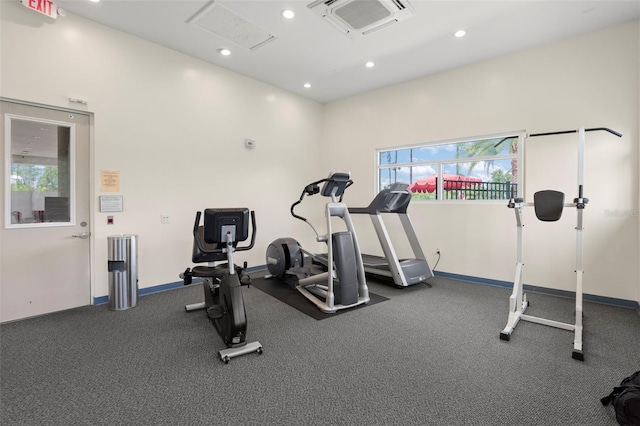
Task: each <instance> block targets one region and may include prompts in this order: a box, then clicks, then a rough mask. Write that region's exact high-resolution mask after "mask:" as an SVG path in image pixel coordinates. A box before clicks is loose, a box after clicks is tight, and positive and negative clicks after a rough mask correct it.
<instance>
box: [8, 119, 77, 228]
mask: <svg viewBox="0 0 640 426" xmlns="http://www.w3.org/2000/svg"><path fill="white" fill-rule="evenodd" d="M70 141H71V132H70V128H69V127H66V126H58V125H56V124H52V123H47V122H39V121H31V120H21V119H18V118H12V119H11V140H10V147H11V148H10V150H11V164H10V167H9V171H10V175H9V182H10V185H11V197H10V212H11V224H12V225H17V224H38V223H45V222H46V223H51V222H64V223H68V222H70V220H71V218H70V212H71V210H70V192H71V162H70Z"/></svg>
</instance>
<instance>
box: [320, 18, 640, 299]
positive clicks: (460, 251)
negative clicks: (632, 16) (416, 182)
mask: <svg viewBox="0 0 640 426" xmlns="http://www.w3.org/2000/svg"><path fill="white" fill-rule="evenodd" d="M638 40H639V33H638V22H631V23H628V24H624V25H621V26H617V27H613V28H610V29H606V30H604V31H599V32H596V33H592V34H588V35H584V36H581V37H576V38H573V39H570V40H565V41H561V42H557V43H554V44H550V45H547V46H544V47H539V48H534V49H529V50H526V51H521V52H519V53H516V54H512V55H509V56H504V57H501V58H497V59H493V60H489V61H485V62H482V63H478V64H474V65H470V66H466V67H463V68H459V69H455V70H452V71H448V72H444V73H441V74H438V75H434V76H429V77H424V78H421V79H417V80H414V81H411V82H408V83H405V84H400V85H396V86H392V87H388V88H385V89H381V90H378V91H374V92H369V93H366V94H362V95H359V96H354V97H351V98H349V99H345V100H342V101H338V102H333V103H331V104H328V105H326V106H325V117H324V120H325V121H324V125H323V131H324V133H323V139H322V146H323V153H325V156H326V161H327V164H329V166H330V168H348V169H350V170H351V171H352V173H353V176H354V180H355V181H356V185H355V186H354V187H353V188H354V189H352V190H351V191H350V192H349V193H348V197H347V198H346V201H347V202H348V203H349V204H350V205H366V204H368V202H369V201H370V200H371V198H372V197H373V195H374V193H375V188H374V182H375V171H376V170H375V161H376V159H375V150H376V149H377V148H390V147H395V146H403V145H410V144H417V143H429V142H438V141H442V140H447V139H455V138H462V137H468V136H480V135H486V134H491V133H498V132H505V131H512V130H521V129H524V130H527V131H528V132H529V133H535V132H545V131H556V130H566V129H577V128H579V127H582V126H584V127H601V126H604V127H610V128H612V129H615V130H617V131H619V132H621V133H623V134H624V137H623V138H621V139H618V138H615V137H613V136H611V135H608V134H603V133H588V134H587V146H586V153H585V155H586V160H585V191H586V192H585V196H586V197H588V198H590V203H589V204H588V206H587V209H586V211H585V228H586V229H585V251H584V254H585V266H584V269H585V275H584V291H585V292H586V293H590V294H595V295H601V296H608V297H614V298H622V299H626V300H634V301H638V300H640V288H639V270H638V256H639V249H638V205H639V200H638V190H639V188H638V96H639V83H638V81H639V80H638V75H639V69H638V62H639V55H638V52H639V50H640V49H639V47H640V46H639V41H638ZM425 60H429V58H425ZM576 146H577V136H576V135H573V136H567V137H564V136H562V137H560V136H557V137H549V138H546V139H542V138H535V139H529V140H528V146H527V161H526V185H527V197H528V199H529V200H530V201H532V195H531V194H533V192H535V191H536V190H539V189H557V190H561V191H563V192H565V194H566V196H567V198H569V200H568V201H571V200H572V199H573V198H574V197H575V196H577V189H576V188H577V187H576V182H577V180H576V169H577V150H576ZM338 152H339V153H340V154H339V155H336V153H338ZM354 158H362V159H363V160H362V161H360V162H357V163H355V162H354V161H353V159H354ZM356 188H357V190H356ZM410 214H411V216H412V220H413V222H414V225H415V226H416V228H417V229H418V232H419V234H420V241H421V243H422V246H423V249H424V250H425V252H426V253H427V255H428V256H429V258H430V259H431V261H432V262H431V263H432V264H433V262H434V261H435V258H436V256H435V249H436V247H439V248H440V249H441V250H442V253H443V256H442V259H441V261H440V264H439V265H438V268H437V269H438V270H440V271H445V272H450V273H456V274H462V275H469V276H475V277H483V278H489V279H494V280H503V281H512V280H513V276H514V273H515V243H516V233H515V230H516V225H515V219H514V213H513V211H512V210H509V209H508V208H507V207H506V203H504V202H501V203H498V204H476V203H462V204H451V203H449V204H445V203H441V204H434V203H429V202H422V203H419V202H414V203H412V205H411V206H410ZM575 221H576V214H575V210H574V209H567V210H566V211H565V212H564V215H563V218H562V219H561V220H560V222H558V223H554V224H541V223H540V222H538V221H537V220H535V217H534V215H533V212H528V213H527V215H526V216H525V225H526V226H525V237H526V243H525V256H526V257H525V282H526V283H528V284H532V285H537V286H542V287H550V288H555V289H561V290H574V289H575V274H574V267H575V255H574V247H575V231H574V227H575ZM366 225H369V224H366V223H363V224H361V226H366ZM361 229H362V228H361ZM368 229H369V230H371V231H370V232H359V235H358V236H359V238H360V240H361V244H363V246H364V249H365V251H374V250H375V249H376V246H377V243H376V240H375V237H374V236H373V231H372V228H371V225H369V228H368Z"/></svg>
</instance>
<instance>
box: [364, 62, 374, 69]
mask: <svg viewBox="0 0 640 426" xmlns="http://www.w3.org/2000/svg"><path fill="white" fill-rule="evenodd" d="M364 66H365V67H367V68H373V67H374V66H375V64H374V63H373V61H369V62H367V63H366V64H364Z"/></svg>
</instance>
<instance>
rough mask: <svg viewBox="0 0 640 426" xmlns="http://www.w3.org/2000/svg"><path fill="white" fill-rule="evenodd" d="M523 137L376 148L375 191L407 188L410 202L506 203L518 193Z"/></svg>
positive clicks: (492, 137) (522, 135) (514, 134)
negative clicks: (398, 185)
mask: <svg viewBox="0 0 640 426" xmlns="http://www.w3.org/2000/svg"><path fill="white" fill-rule="evenodd" d="M523 138H524V133H511V134H504V135H496V136H488V137H481V138H474V139H471V140H470V139H464V140H458V141H450V142H446V143H436V144H429V145H417V146H413V147H408V148H400V149H393V150H388V149H386V150H378V166H377V168H378V191H380V190H382V189H384V188H388V187H390V186H391V185H392V184H394V183H396V182H403V183H407V184H409V190H410V191H411V192H412V198H413V199H421V200H423V199H424V200H506V199H509V198H511V197H515V196H516V195H517V194H518V182H519V181H520V179H521V176H522V170H520V169H519V167H518V164H521V163H522V161H520V159H521V151H522V149H521V146H522V140H523Z"/></svg>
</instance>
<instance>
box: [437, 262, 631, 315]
mask: <svg viewBox="0 0 640 426" xmlns="http://www.w3.org/2000/svg"><path fill="white" fill-rule="evenodd" d="M434 275H435V276H437V277H442V278H450V279H452V280H459V281H466V282H471V283H474V284H482V285H491V286H494V287H504V288H509V289H511V288H513V282H511V281H500V280H493V279H489V278H480V277H473V276H469V275H460V274H452V273H450V272H440V271H434ZM524 290H525V291H528V292H530V293H540V294H547V295H550V296H559V297H566V298H569V299H575V297H576V293H575V292H574V291H567V290H557V289H553V288H547V287H538V286H535V285H529V284H525V285H524ZM582 299H583V300H585V301H587V302H594V303H600V304H603V305H613V306H620V307H622V308H630V309H636V310H638V313H639V314H640V304H639V303H638V302H636V301H634V300H626V299H617V298H615V297H606V296H598V295H595V294H588V293H583V294H582Z"/></svg>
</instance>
